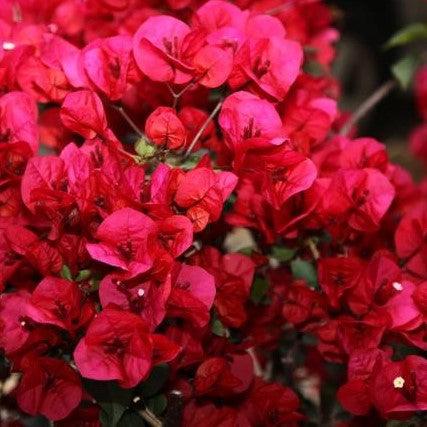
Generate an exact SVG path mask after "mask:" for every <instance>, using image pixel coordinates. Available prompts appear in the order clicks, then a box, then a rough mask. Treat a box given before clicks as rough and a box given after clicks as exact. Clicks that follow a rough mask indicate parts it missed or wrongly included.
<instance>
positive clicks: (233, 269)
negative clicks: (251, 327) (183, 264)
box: [193, 247, 255, 327]
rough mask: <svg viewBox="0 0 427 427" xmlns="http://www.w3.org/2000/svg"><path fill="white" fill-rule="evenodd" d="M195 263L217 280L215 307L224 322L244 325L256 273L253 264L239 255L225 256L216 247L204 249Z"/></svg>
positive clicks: (237, 325) (230, 324)
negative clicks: (246, 302)
mask: <svg viewBox="0 0 427 427" xmlns="http://www.w3.org/2000/svg"><path fill="white" fill-rule="evenodd" d="M193 261H194V262H195V263H196V264H197V265H200V266H202V267H203V268H205V269H206V270H207V271H208V272H209V273H211V274H212V275H213V276H214V277H215V286H216V297H215V302H214V305H215V308H216V310H217V312H218V315H219V317H220V319H221V321H222V322H223V323H224V324H226V325H229V326H232V327H239V326H241V325H242V324H243V323H244V322H245V320H246V311H245V301H246V299H247V297H248V295H249V293H250V288H251V285H252V279H253V275H254V271H255V265H254V263H253V261H252V260H251V259H250V258H248V257H247V256H245V255H242V254H238V253H231V254H227V255H224V256H222V255H221V253H220V252H219V251H218V250H216V249H215V248H213V247H206V248H204V250H203V251H201V252H200V253H199V254H196V256H195V257H194V259H193Z"/></svg>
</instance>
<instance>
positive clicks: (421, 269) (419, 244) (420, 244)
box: [394, 206, 427, 278]
mask: <svg viewBox="0 0 427 427" xmlns="http://www.w3.org/2000/svg"><path fill="white" fill-rule="evenodd" d="M426 230H427V212H426V209H425V208H424V207H423V206H421V207H419V208H415V209H414V210H413V211H412V212H408V213H407V214H406V215H405V216H404V217H403V218H402V220H401V221H400V223H399V226H398V227H397V229H396V233H395V236H394V239H395V244H396V251H397V255H398V256H399V257H400V258H402V259H403V260H405V262H406V268H407V269H408V270H409V271H412V272H413V273H415V274H417V275H419V276H421V277H423V278H427V264H426V260H427V244H426V240H425V236H426Z"/></svg>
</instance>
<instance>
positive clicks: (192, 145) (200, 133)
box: [184, 100, 222, 159]
mask: <svg viewBox="0 0 427 427" xmlns="http://www.w3.org/2000/svg"><path fill="white" fill-rule="evenodd" d="M221 106H222V100H221V101H219V102H218V104H216V107H215V108H214V109H213V111H212V113H211V114H210V116H209V117H208V118H207V119H206V121H205V122H204V123H203V125H202V127H201V128H200V129H199V131H198V132H197V133H196V135H195V136H194V138H193V140H192V141H191V143H190V145H189V146H188V148H187V151H186V152H185V154H184V159H186V158H187V157H188V156H189V155H190V154H191V151H192V150H193V148H194V146H195V145H196V144H197V141H198V140H199V139H200V137H201V136H202V134H203V132H204V131H205V130H206V128H207V127H208V125H209V123H210V122H211V121H212V120H213V118H214V117H215V116H216V114H217V113H218V111H219V109H220V108H221Z"/></svg>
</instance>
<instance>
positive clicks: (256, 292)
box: [251, 277, 270, 304]
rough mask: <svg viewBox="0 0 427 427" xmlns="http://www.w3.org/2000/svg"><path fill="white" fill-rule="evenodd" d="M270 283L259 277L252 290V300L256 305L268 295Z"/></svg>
mask: <svg viewBox="0 0 427 427" xmlns="http://www.w3.org/2000/svg"><path fill="white" fill-rule="evenodd" d="M269 286H270V285H269V283H268V282H267V280H266V279H264V278H263V277H257V278H255V280H254V283H253V284H252V288H251V300H252V302H253V303H254V304H259V303H261V302H262V301H263V299H264V298H265V296H266V295H267V292H268V288H269Z"/></svg>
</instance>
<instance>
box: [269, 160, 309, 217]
mask: <svg viewBox="0 0 427 427" xmlns="http://www.w3.org/2000/svg"><path fill="white" fill-rule="evenodd" d="M265 169H266V170H265V174H264V179H263V183H262V189H261V191H262V194H263V196H264V198H265V200H267V201H268V202H269V203H270V204H271V205H272V206H273V208H275V209H280V208H281V207H282V206H283V204H284V203H285V202H286V201H287V200H288V199H289V198H290V197H292V196H293V195H295V194H297V193H300V192H301V191H304V190H307V189H309V188H310V187H311V185H312V184H313V182H314V180H315V179H316V177H317V168H316V166H315V165H314V163H313V162H312V161H311V160H310V159H307V158H304V157H303V156H300V155H298V154H297V153H292V152H290V153H285V154H284V156H282V157H281V158H278V159H275V160H274V161H272V162H267V163H266V166H265Z"/></svg>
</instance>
